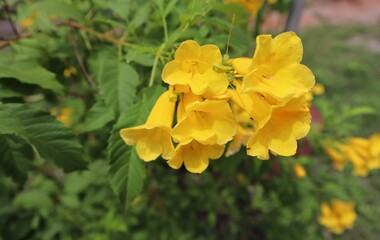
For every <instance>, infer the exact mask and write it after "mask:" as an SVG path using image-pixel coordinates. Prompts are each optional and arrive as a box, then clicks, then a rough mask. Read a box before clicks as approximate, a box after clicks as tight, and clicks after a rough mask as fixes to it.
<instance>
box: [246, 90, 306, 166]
mask: <svg viewBox="0 0 380 240" xmlns="http://www.w3.org/2000/svg"><path fill="white" fill-rule="evenodd" d="M261 101H262V102H263V103H262V104H261V106H262V109H263V110H264V111H266V112H269V115H268V116H267V117H265V118H264V119H263V120H262V121H260V122H259V123H258V124H257V126H258V128H256V129H255V132H254V133H253V134H252V135H251V137H250V138H249V140H248V142H247V154H248V155H250V156H257V157H258V158H259V159H262V160H265V159H268V158H269V153H268V151H269V150H270V151H271V152H273V153H274V154H277V155H282V156H292V155H294V154H295V153H296V150H297V140H298V139H301V138H303V137H305V136H306V134H307V133H308V132H309V130H310V122H311V115H310V111H309V108H308V106H307V102H306V98H305V96H300V97H298V98H294V99H291V100H289V101H288V102H286V103H281V104H279V105H269V104H268V103H267V102H266V100H265V99H262V100H261ZM256 103H257V102H256ZM256 105H258V104H256ZM268 105H269V109H265V108H266V107H268ZM259 111H261V109H260V108H255V109H253V110H252V113H253V114H251V116H253V119H255V115H257V116H259V115H260V114H261V113H259Z"/></svg>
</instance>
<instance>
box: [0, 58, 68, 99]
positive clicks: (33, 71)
mask: <svg viewBox="0 0 380 240" xmlns="http://www.w3.org/2000/svg"><path fill="white" fill-rule="evenodd" d="M1 55H2V56H4V55H3V54H1ZM5 56H7V57H11V56H12V55H9V54H6V55H5ZM8 60H9V61H7V62H2V61H0V81H10V80H9V78H15V79H17V80H18V81H20V82H22V83H28V84H35V85H38V86H40V87H41V88H44V89H48V90H52V91H54V92H56V93H61V92H62V91H63V86H62V85H61V84H60V83H59V82H58V80H57V79H56V78H55V74H54V73H52V72H49V71H48V70H46V69H45V68H43V67H42V66H41V65H39V64H38V63H37V62H35V61H34V60H31V59H29V60H28V59H23V60H21V59H16V58H12V57H11V58H10V59H9V58H8ZM5 78H8V79H5Z"/></svg>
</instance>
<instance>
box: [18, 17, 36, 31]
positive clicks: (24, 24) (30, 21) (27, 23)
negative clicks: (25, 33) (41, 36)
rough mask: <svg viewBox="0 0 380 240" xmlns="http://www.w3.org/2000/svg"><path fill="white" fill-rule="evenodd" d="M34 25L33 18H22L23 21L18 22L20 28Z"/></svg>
mask: <svg viewBox="0 0 380 240" xmlns="http://www.w3.org/2000/svg"><path fill="white" fill-rule="evenodd" d="M33 24H34V18H32V17H27V18H24V19H23V20H21V22H20V26H21V27H22V28H25V29H26V28H29V27H30V26H32V25H33Z"/></svg>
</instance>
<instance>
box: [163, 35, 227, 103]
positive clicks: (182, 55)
mask: <svg viewBox="0 0 380 240" xmlns="http://www.w3.org/2000/svg"><path fill="white" fill-rule="evenodd" d="M221 62H222V55H221V53H220V50H219V48H218V47H217V46H216V45H212V44H207V45H203V46H200V45H199V44H198V43H197V42H195V41H193V40H187V41H185V42H183V43H181V45H180V46H179V47H178V48H177V50H176V52H175V54H174V60H173V61H170V62H168V63H167V64H166V65H165V67H164V69H163V72H162V79H163V81H164V82H166V83H168V84H170V85H172V86H173V85H184V86H186V85H188V86H189V87H190V89H191V91H192V92H193V93H194V94H195V95H203V96H206V97H213V96H218V95H220V94H223V93H225V92H226V90H227V87H228V78H227V75H226V74H225V73H218V72H216V71H214V70H213V65H214V64H220V63H221Z"/></svg>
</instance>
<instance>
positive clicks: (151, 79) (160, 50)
mask: <svg viewBox="0 0 380 240" xmlns="http://www.w3.org/2000/svg"><path fill="white" fill-rule="evenodd" d="M165 46H166V44H165V43H163V44H161V46H160V47H159V48H158V50H157V52H156V56H155V57H154V62H153V68H152V72H151V74H150V78H149V85H148V86H149V87H151V86H153V82H154V75H156V70H157V65H158V60H159V59H160V57H161V53H162V51H163V50H164V48H165Z"/></svg>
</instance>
